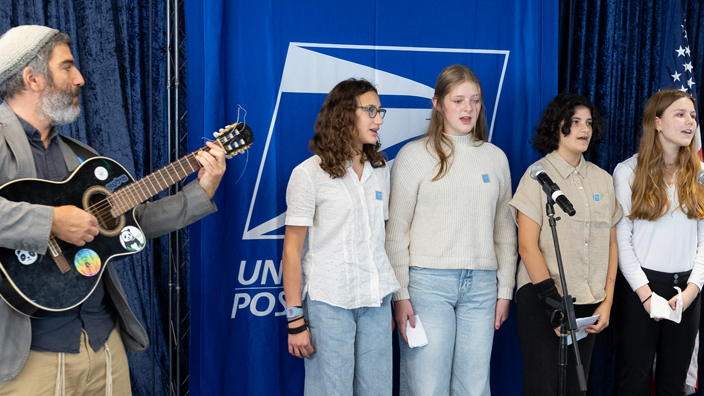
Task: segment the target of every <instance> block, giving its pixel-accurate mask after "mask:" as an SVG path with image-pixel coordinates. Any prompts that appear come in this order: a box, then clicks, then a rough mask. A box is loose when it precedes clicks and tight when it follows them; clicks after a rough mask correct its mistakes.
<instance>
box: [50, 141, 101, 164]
mask: <svg viewBox="0 0 704 396" xmlns="http://www.w3.org/2000/svg"><path fill="white" fill-rule="evenodd" d="M59 136H60V137H61V139H62V140H63V141H64V143H66V144H67V145H68V147H69V148H71V150H72V151H73V152H74V153H75V154H76V155H77V156H78V158H79V160H80V161H81V162H83V161H85V160H87V159H89V158H93V157H97V156H98V154H97V153H96V152H94V151H92V150H90V149H88V146H86V145H85V144H84V143H81V142H80V141H78V140H76V139H74V138H72V137H68V136H64V135H59Z"/></svg>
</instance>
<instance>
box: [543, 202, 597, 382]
mask: <svg viewBox="0 0 704 396" xmlns="http://www.w3.org/2000/svg"><path fill="white" fill-rule="evenodd" d="M546 195H547V197H548V201H547V203H546V204H545V212H546V213H547V215H548V218H549V220H548V222H549V223H550V230H551V231H552V240H553V242H554V243H555V256H556V258H557V268H558V270H559V273H560V285H561V286H562V303H561V304H559V305H558V304H554V306H553V307H554V308H555V309H559V310H560V355H559V356H560V357H559V361H558V366H559V368H560V377H559V378H560V381H559V387H558V393H557V394H558V395H559V396H565V395H566V392H567V336H568V335H567V332H568V331H570V335H571V336H572V346H574V357H575V360H576V362H577V367H576V369H577V379H578V380H579V389H580V391H581V392H582V394H585V393H586V391H587V381H586V379H585V377H584V366H582V359H581V357H580V356H579V347H578V346H577V335H576V330H577V319H576V318H575V313H574V304H573V303H574V301H573V299H572V296H570V295H569V294H568V293H567V281H565V270H564V268H563V266H562V255H561V254H560V243H559V242H558V240H557V229H556V226H557V221H558V220H560V218H559V217H557V218H556V217H555V201H554V200H553V199H552V197H551V196H550V195H549V194H546Z"/></svg>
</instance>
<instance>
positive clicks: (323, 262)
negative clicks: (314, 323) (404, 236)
mask: <svg viewBox="0 0 704 396" xmlns="http://www.w3.org/2000/svg"><path fill="white" fill-rule="evenodd" d="M389 184H390V183H389V169H388V167H382V168H376V169H375V168H373V167H372V166H371V164H370V163H369V162H365V163H364V171H363V172H362V178H361V180H360V179H359V178H358V177H357V174H355V173H354V170H353V169H352V166H351V164H350V166H349V167H348V168H347V175H346V176H345V177H343V178H341V179H339V178H338V179H333V178H331V177H330V175H329V174H327V173H326V172H325V171H323V170H322V169H321V168H320V158H319V157H318V156H313V157H311V158H309V159H307V160H305V161H304V162H303V163H301V164H300V165H298V166H297V167H296V168H295V169H294V170H293V172H292V173H291V179H290V180H289V183H288V189H287V190H286V204H287V206H288V208H287V212H286V225H292V226H307V227H308V231H307V234H306V240H305V242H304V244H303V252H302V257H301V269H302V278H301V292H302V297H303V298H305V297H306V295H308V297H309V298H310V299H312V300H315V301H322V302H325V303H327V304H330V305H334V306H337V307H341V308H346V309H354V308H359V307H378V306H380V305H381V300H382V299H383V298H384V297H385V296H387V295H388V294H390V293H393V292H395V291H397V290H398V289H399V287H400V286H399V284H398V282H397V281H396V277H395V276H394V273H393V270H392V269H391V264H390V263H389V259H388V257H387V256H386V251H385V250H384V238H385V232H384V221H385V220H387V219H388V213H389Z"/></svg>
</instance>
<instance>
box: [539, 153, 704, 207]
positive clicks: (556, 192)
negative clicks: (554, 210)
mask: <svg viewBox="0 0 704 396" xmlns="http://www.w3.org/2000/svg"><path fill="white" fill-rule="evenodd" d="M700 173H702V179H701V180H704V170H703V171H701V172H700ZM530 177H531V178H532V179H533V180H537V181H538V183H540V185H541V186H542V187H543V191H545V194H547V195H548V196H549V197H551V198H552V200H553V201H555V202H556V203H557V206H559V207H560V209H562V211H563V212H565V213H567V214H568V215H570V216H574V214H575V213H576V212H575V210H574V207H572V202H570V200H569V199H567V197H566V196H565V194H563V193H562V191H560V187H558V186H557V184H555V183H554V182H553V181H552V179H550V176H548V174H547V173H545V168H543V166H542V165H540V164H535V165H533V166H532V167H531V168H530ZM697 177H699V174H697ZM700 183H701V181H700Z"/></svg>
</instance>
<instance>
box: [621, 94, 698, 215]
mask: <svg viewBox="0 0 704 396" xmlns="http://www.w3.org/2000/svg"><path fill="white" fill-rule="evenodd" d="M682 98H687V99H689V100H691V101H692V104H694V108H695V109H696V108H697V105H696V103H695V101H694V98H692V96H691V95H689V94H688V93H686V92H681V91H678V90H674V89H670V90H662V91H660V92H657V93H656V94H655V95H653V96H651V97H650V99H648V103H646V105H645V111H644V114H643V136H642V137H641V138H640V144H639V147H638V165H637V167H636V172H635V177H634V179H633V186H632V194H631V204H632V209H631V214H630V215H628V218H629V219H631V220H636V219H642V220H648V221H654V220H657V219H658V218H660V217H662V216H663V215H665V213H667V212H668V211H669V210H670V203H671V202H670V200H669V199H668V195H667V186H666V184H665V178H664V175H663V169H664V168H665V161H664V160H663V157H662V153H663V151H662V145H661V144H660V140H659V139H658V131H657V130H656V129H655V118H656V117H657V118H660V117H662V115H663V113H664V112H665V110H666V109H667V108H668V107H670V106H671V105H672V104H673V103H674V102H675V101H677V100H679V99H682ZM694 144H695V139H692V142H691V143H690V144H689V146H683V147H680V151H679V153H678V154H677V161H678V162H677V163H678V164H680V167H679V170H678V176H677V196H678V199H679V209H680V210H682V212H683V213H685V214H686V215H687V218H688V219H692V220H701V219H703V218H704V186H702V185H701V184H699V183H698V182H697V180H696V175H697V172H698V171H699V170H700V169H701V165H700V162H699V156H698V155H697V152H696V151H695V150H694Z"/></svg>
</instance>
